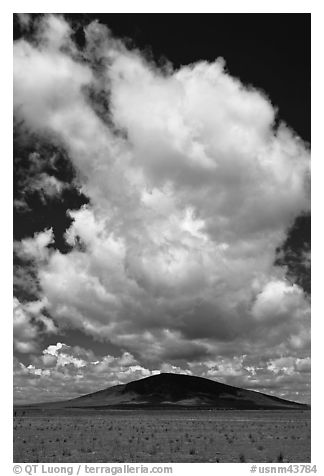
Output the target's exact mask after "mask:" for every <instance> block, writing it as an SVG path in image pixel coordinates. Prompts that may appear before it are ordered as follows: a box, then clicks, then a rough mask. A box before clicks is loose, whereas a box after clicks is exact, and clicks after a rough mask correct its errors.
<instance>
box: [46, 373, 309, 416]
mask: <svg viewBox="0 0 324 476" xmlns="http://www.w3.org/2000/svg"><path fill="white" fill-rule="evenodd" d="M41 405H42V406H44V407H52V408H53V406H54V407H55V408H93V409H96V408H98V409H103V408H124V409H136V408H138V409H140V408H151V409H154V408H159V409H161V408H168V409H170V408H175V409H181V408H183V409H185V408H196V409H199V408H201V409H203V408H213V409H236V410H258V409H259V410H272V409H273V410H278V409H287V410H288V409H292V410H298V409H308V408H309V406H308V405H305V404H301V403H296V402H292V401H288V400H284V399H282V398H278V397H274V396H271V395H266V394H263V393H260V392H255V391H252V390H244V389H242V388H238V387H233V386H231V385H225V384H223V383H219V382H215V381H213V380H209V379H206V378H202V377H194V376H190V375H182V374H172V373H161V374H158V375H153V376H151V377H147V378H143V379H141V380H136V381H133V382H129V383H126V384H123V385H116V386H114V387H110V388H106V389H104V390H99V391H97V392H94V393H90V394H88V395H83V396H81V397H77V398H74V399H72V400H65V401H60V402H53V403H47V404H45V403H44V404H41Z"/></svg>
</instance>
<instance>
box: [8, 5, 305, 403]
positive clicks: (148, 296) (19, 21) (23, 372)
mask: <svg viewBox="0 0 324 476" xmlns="http://www.w3.org/2000/svg"><path fill="white" fill-rule="evenodd" d="M13 78H14V321H13V325H14V399H15V402H16V403H27V402H40V401H53V400H58V399H66V398H73V397H76V396H78V395H81V394H84V393H90V392H92V391H96V390H99V389H102V388H105V387H108V386H112V385H116V384H118V383H124V382H128V381H131V380H135V379H139V378H143V377H147V376H149V375H153V374H156V373H159V372H176V373H186V374H189V375H198V376H202V377H206V378H210V379H213V380H217V381H220V382H224V383H227V384H230V385H235V386H239V387H244V388H248V389H251V390H257V391H261V392H264V393H268V394H273V395H277V396H280V397H283V398H287V399H291V400H295V401H300V402H310V15H306V14H263V15H259V14H238V15H233V14H231V15H224V14H214V15H204V14H155V15H149V14H145V15H143V14H122V15H119V14H106V15H103V14H99V15H95V14H91V15H90V14H89V15H85V14H79V15H28V14H19V15H16V16H15V17H14V72H13Z"/></svg>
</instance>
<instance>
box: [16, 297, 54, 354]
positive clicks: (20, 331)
mask: <svg viewBox="0 0 324 476" xmlns="http://www.w3.org/2000/svg"><path fill="white" fill-rule="evenodd" d="M45 306H46V303H45V302H44V301H30V302H28V303H21V302H20V301H19V300H18V299H17V298H14V302H13V338H14V339H13V340H14V348H15V349H16V350H17V351H18V352H20V353H33V352H37V351H38V350H39V343H40V342H39V337H40V336H41V335H42V334H44V333H45V334H55V333H56V332H57V328H56V326H55V324H54V323H53V321H52V319H50V318H49V317H48V316H46V314H44V312H43V311H44V309H45Z"/></svg>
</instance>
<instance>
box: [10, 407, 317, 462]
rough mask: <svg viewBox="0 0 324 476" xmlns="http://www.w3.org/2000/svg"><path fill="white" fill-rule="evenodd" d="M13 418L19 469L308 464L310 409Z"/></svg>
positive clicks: (44, 414)
mask: <svg viewBox="0 0 324 476" xmlns="http://www.w3.org/2000/svg"><path fill="white" fill-rule="evenodd" d="M15 414H16V416H14V446H13V448H14V455H13V459H14V462H16V463H37V462H44V463H47V462H48V463H49V462H55V463H68V462H80V463H85V462H92V463H110V462H119V463H123V462H143V463H148V462H161V463H164V462H170V463H171V462H174V463H180V462H184V463H190V462H193V463H194V462H200V463H203V462H214V463H231V462H238V463H239V462H256V463H266V462H291V463H304V462H310V459H311V420H310V411H308V410H297V411H295V410H289V411H286V410H285V411H283V410H281V411H280V410H254V411H252V410H251V411H250V410H244V411H238V410H199V411H193V410H165V409H164V410H77V411H74V410H73V409H71V410H70V411H67V410H65V411H60V412H58V411H52V412H50V411H47V412H23V411H20V412H15Z"/></svg>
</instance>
